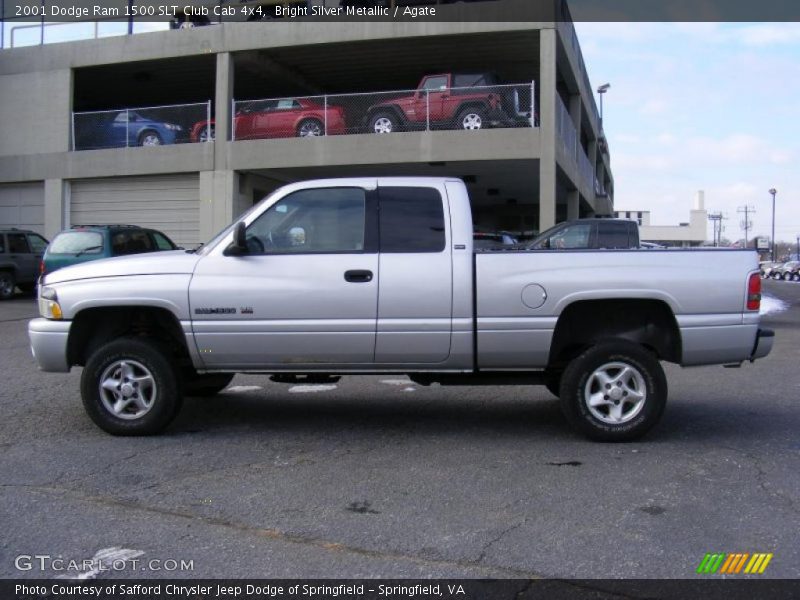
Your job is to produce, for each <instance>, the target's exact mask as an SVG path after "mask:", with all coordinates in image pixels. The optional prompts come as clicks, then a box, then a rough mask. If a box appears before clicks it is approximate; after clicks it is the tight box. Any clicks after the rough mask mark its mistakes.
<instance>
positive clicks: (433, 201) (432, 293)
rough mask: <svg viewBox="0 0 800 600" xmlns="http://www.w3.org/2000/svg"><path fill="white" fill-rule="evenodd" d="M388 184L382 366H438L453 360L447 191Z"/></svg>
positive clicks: (383, 221) (384, 188) (378, 358)
mask: <svg viewBox="0 0 800 600" xmlns="http://www.w3.org/2000/svg"><path fill="white" fill-rule="evenodd" d="M409 184H410V185H411V186H418V187H409V186H405V185H400V184H399V183H398V182H397V181H396V180H386V184H385V185H383V184H380V183H379V187H378V197H379V222H380V267H379V269H380V291H379V295H378V334H377V340H376V344H375V362H376V363H377V364H386V365H392V364H395V365H401V364H413V363H417V364H436V363H441V362H444V361H446V360H447V359H448V358H449V356H450V346H451V336H452V316H453V265H452V257H451V253H450V231H449V221H450V220H449V207H448V205H447V200H446V198H447V195H446V192H445V190H444V188H442V189H440V188H439V187H436V186H432V187H424V186H420V184H419V181H418V180H416V181H414V180H409Z"/></svg>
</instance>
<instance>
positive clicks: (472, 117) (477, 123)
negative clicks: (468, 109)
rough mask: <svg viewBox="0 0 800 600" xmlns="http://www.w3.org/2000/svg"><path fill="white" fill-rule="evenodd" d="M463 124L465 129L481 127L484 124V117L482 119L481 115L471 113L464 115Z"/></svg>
mask: <svg viewBox="0 0 800 600" xmlns="http://www.w3.org/2000/svg"><path fill="white" fill-rule="evenodd" d="M461 125H462V126H463V127H464V129H480V128H481V127H482V126H483V119H481V116H480V115H476V114H475V113H470V114H468V115H467V116H465V117H464V120H463V121H462V122H461Z"/></svg>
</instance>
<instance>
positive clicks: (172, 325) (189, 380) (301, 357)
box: [29, 177, 773, 441]
mask: <svg viewBox="0 0 800 600" xmlns="http://www.w3.org/2000/svg"><path fill="white" fill-rule="evenodd" d="M760 293H761V278H760V276H759V268H758V262H757V258H756V254H755V252H753V251H736V250H706V251H691V250H687V251H684V250H650V251H642V250H636V249H592V250H585V249H569V248H563V249H562V248H558V247H556V248H553V247H549V246H548V247H547V248H543V249H526V248H524V247H520V248H519V249H515V250H511V251H506V252H474V251H473V228H472V218H471V210H470V202H469V198H468V195H467V190H466V187H465V185H464V183H463V182H461V181H459V180H457V179H446V178H423V177H407V178H388V177H387V178H352V179H331V180H317V181H306V182H301V183H294V184H290V185H287V186H285V187H283V188H281V189H279V190H277V191H275V192H274V193H272V194H271V195H270V196H268V197H267V198H265V199H264V200H263V201H262V202H260V203H259V204H257V205H256V206H254V207H253V208H252V209H251V210H250V211H248V212H247V213H245V214H244V215H242V216H241V217H240V219H239V220H238V221H237V222H236V223H234V224H233V225H231V226H230V227H228V228H227V229H225V230H224V231H222V232H221V233H220V234H219V235H217V236H216V237H215V238H214V239H212V240H211V241H210V242H209V243H207V244H206V245H204V246H202V247H201V248H200V249H199V250H197V251H189V252H186V251H175V252H161V253H158V254H157V255H138V256H128V257H120V258H112V259H107V260H101V261H96V262H92V263H88V264H85V265H75V266H71V267H67V268H64V269H61V270H59V271H56V272H55V273H51V274H48V275H46V276H45V277H44V278H43V279H42V281H41V283H40V287H39V308H40V312H41V315H42V317H41V318H38V319H34V320H32V321H31V322H30V324H29V335H30V342H31V347H32V351H33V354H34V356H35V358H36V360H37V361H38V363H39V366H40V368H41V369H42V370H44V371H57V372H67V371H69V370H70V368H71V367H73V366H81V367H83V373H82V376H81V395H82V398H83V404H84V407H85V409H86V411H87V413H88V414H89V416H90V417H91V418H92V420H93V421H94V422H95V423H96V424H97V425H98V426H100V427H101V428H102V429H104V430H105V431H107V432H109V433H112V434H117V435H141V434H152V433H156V432H158V431H160V430H162V429H163V428H164V427H166V426H167V425H168V424H169V423H170V421H171V420H172V419H173V417H175V415H176V414H177V412H178V410H179V408H180V405H181V401H182V398H183V397H184V396H193V395H203V394H215V393H217V392H218V391H220V390H221V389H223V388H224V387H225V386H226V385H227V384H228V383H229V382H230V381H231V378H232V377H233V374H234V373H263V374H271V375H272V376H273V379H274V380H276V381H282V382H292V381H300V380H303V379H308V378H311V379H314V380H320V379H322V380H324V379H326V378H332V377H336V376H340V375H349V374H352V375H358V374H376V373H405V374H408V375H409V377H410V378H411V379H412V380H413V381H415V382H417V383H418V384H421V385H430V384H432V383H439V384H442V385H479V384H492V385H503V384H522V385H530V384H543V385H546V386H547V388H548V389H549V390H551V391H552V392H553V393H554V394H556V395H557V396H559V397H560V401H561V406H562V408H563V412H564V414H565V416H566V417H567V419H568V420H569V421H570V422H571V423H572V424H573V425H574V426H575V427H576V428H577V429H579V430H580V431H582V432H583V433H585V434H586V435H588V436H589V437H591V438H593V439H597V440H609V441H619V440H630V439H634V438H637V437H640V436H641V435H643V434H644V433H646V432H647V431H648V430H649V429H651V428H652V427H653V425H655V424H656V422H657V421H658V420H659V418H660V416H661V414H662V412H663V410H664V407H665V405H666V400H667V382H666V378H665V375H664V371H663V370H662V367H661V361H668V362H672V363H677V364H679V365H684V366H692V365H713V364H722V365H727V366H738V365H740V364H741V363H743V362H744V361H748V360H750V361H752V360H755V359H757V358H761V357H764V356H766V355H767V354H768V353H769V352H770V350H771V348H772V342H773V332H772V331H769V330H765V329H762V328H760V327H759V303H760V298H761V296H760ZM700 400H701V399H699V398H698V401H700Z"/></svg>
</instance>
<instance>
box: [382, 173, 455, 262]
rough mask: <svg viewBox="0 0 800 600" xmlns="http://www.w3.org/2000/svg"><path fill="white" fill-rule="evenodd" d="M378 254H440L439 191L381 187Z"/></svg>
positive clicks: (442, 233) (442, 226)
mask: <svg viewBox="0 0 800 600" xmlns="http://www.w3.org/2000/svg"><path fill="white" fill-rule="evenodd" d="M378 193H379V198H380V201H379V202H380V218H379V223H380V251H381V252H384V253H399V252H407V253H420V252H427V253H434V252H443V251H444V249H445V246H446V239H445V223H444V208H443V206H442V195H441V194H440V193H439V191H438V190H436V189H434V188H427V187H419V188H414V187H381V188H379V189H378Z"/></svg>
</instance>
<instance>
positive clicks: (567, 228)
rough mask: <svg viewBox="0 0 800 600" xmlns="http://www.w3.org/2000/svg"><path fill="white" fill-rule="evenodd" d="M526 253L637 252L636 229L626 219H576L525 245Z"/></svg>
mask: <svg viewBox="0 0 800 600" xmlns="http://www.w3.org/2000/svg"><path fill="white" fill-rule="evenodd" d="M526 247H527V249H528V250H588V249H598V250H600V249H606V250H628V249H633V248H640V247H641V244H640V242H639V226H638V225H637V224H636V222H635V221H631V220H629V219H575V220H573V221H565V222H563V223H559V224H558V225H556V226H555V227H551V228H550V229H548V230H547V231H545V232H543V233H541V234H539V235H538V236H537V237H536V238H534V239H533V240H532V241H531V242H529V243H528V244H527V245H526Z"/></svg>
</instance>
